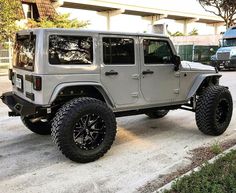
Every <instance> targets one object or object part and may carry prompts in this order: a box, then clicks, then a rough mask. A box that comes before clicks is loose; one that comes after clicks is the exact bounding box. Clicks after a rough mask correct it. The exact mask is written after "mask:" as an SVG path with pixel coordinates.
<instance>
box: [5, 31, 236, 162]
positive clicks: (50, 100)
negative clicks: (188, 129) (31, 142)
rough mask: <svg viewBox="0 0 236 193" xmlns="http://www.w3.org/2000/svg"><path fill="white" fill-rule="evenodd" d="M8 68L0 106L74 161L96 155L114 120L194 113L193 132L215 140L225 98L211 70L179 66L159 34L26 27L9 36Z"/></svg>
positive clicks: (110, 136) (222, 125)
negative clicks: (11, 38) (12, 43)
mask: <svg viewBox="0 0 236 193" xmlns="http://www.w3.org/2000/svg"><path fill="white" fill-rule="evenodd" d="M14 50H15V51H14V52H15V53H14V54H15V60H14V65H13V69H10V70H9V79H10V80H11V81H12V85H13V91H12V92H8V93H4V94H3V95H2V96H1V98H2V101H3V102H4V103H5V104H6V105H7V106H8V107H9V108H10V109H11V112H9V116H21V119H22V122H23V123H24V124H25V126H26V127H28V128H29V129H30V130H31V131H33V132H35V133H37V134H41V135H46V134H51V135H52V138H53V141H54V142H55V143H56V144H57V146H58V147H59V149H60V150H61V152H62V153H63V154H64V155H65V156H66V157H68V158H69V159H71V160H73V161H76V162H83V163H84V162H91V161H94V160H96V159H98V158H100V157H101V156H103V155H104V154H105V153H106V152H107V151H108V150H109V149H110V147H111V145H112V143H113V141H114V139H115V135H116V117H119V116H128V115H136V114H146V115H147V116H148V117H150V118H161V117H164V116H165V115H166V114H167V113H168V111H169V110H174V109H185V110H189V111H193V112H195V114H196V122H197V126H198V128H199V130H200V131H202V132H203V133H205V134H208V135H220V134H222V133H223V132H224V131H225V130H226V129H227V127H228V125H229V123H230V120H231V116H232V106H233V105H232V97H231V94H230V92H229V90H228V88H227V87H224V86H219V78H220V77H221V75H220V74H218V72H217V70H216V69H215V68H213V67H210V66H205V65H202V64H200V63H191V62H181V61H180V58H179V57H178V56H177V55H176V51H175V49H174V46H173V44H172V42H171V41H170V39H169V38H168V37H166V36H162V35H154V34H138V33H114V32H101V31H86V30H84V31H83V30H72V29H71V30H68V29H67V30H65V29H33V30H25V31H20V32H18V33H17V35H16V43H15V49H14Z"/></svg>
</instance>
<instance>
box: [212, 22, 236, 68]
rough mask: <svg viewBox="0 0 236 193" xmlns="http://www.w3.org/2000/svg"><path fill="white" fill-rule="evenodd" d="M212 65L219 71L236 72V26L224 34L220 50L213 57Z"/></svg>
mask: <svg viewBox="0 0 236 193" xmlns="http://www.w3.org/2000/svg"><path fill="white" fill-rule="evenodd" d="M211 63H212V66H214V67H216V68H217V69H218V70H221V69H235V70H236V26H234V27H231V28H230V29H228V30H227V31H226V32H225V33H224V35H223V38H222V40H221V41H220V48H219V49H218V50H217V52H216V54H215V55H213V56H212V57H211Z"/></svg>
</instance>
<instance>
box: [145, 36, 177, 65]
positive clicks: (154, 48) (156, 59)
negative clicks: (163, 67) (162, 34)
mask: <svg viewBox="0 0 236 193" xmlns="http://www.w3.org/2000/svg"><path fill="white" fill-rule="evenodd" d="M143 49H144V63H145V64H170V63H172V58H173V53H172V50H171V47H170V45H169V43H168V42H167V41H163V40H153V39H144V40H143Z"/></svg>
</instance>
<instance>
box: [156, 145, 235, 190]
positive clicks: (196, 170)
mask: <svg viewBox="0 0 236 193" xmlns="http://www.w3.org/2000/svg"><path fill="white" fill-rule="evenodd" d="M232 150H236V145H234V146H233V147H231V148H229V149H227V150H225V151H224V152H222V153H220V154H219V155H217V156H215V157H213V158H212V159H210V160H208V161H207V163H210V164H212V163H214V162H215V161H216V160H218V159H219V158H220V157H222V156H224V155H225V154H227V153H229V152H230V151H232ZM205 165H206V164H205V163H203V164H201V165H200V166H197V167H196V168H194V169H192V170H190V171H188V172H187V173H185V174H183V175H181V176H179V177H177V178H175V179H174V180H172V181H170V182H169V183H168V184H166V185H164V186H162V187H161V188H159V189H158V190H156V191H154V192H153V193H162V192H164V191H165V190H170V189H171V186H172V184H173V183H174V182H176V180H177V179H181V178H183V177H184V176H189V175H190V174H192V172H198V171H199V170H200V169H201V168H202V167H203V166H205Z"/></svg>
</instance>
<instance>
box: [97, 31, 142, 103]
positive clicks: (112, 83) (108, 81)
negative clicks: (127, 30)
mask: <svg viewBox="0 0 236 193" xmlns="http://www.w3.org/2000/svg"><path fill="white" fill-rule="evenodd" d="M137 42H138V37H133V36H130V37H128V36H114V35H101V36H100V45H101V47H100V50H102V51H101V58H102V64H101V81H102V84H103V86H104V87H105V88H106V90H107V91H108V92H109V95H110V96H111V97H112V98H113V101H114V102H115V104H116V106H125V105H131V104H134V103H136V102H137V100H138V91H139V75H138V73H139V72H138V62H137V59H136V57H135V56H136V55H137V52H138V49H137V46H136V43H137Z"/></svg>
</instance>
